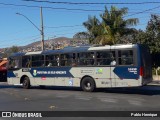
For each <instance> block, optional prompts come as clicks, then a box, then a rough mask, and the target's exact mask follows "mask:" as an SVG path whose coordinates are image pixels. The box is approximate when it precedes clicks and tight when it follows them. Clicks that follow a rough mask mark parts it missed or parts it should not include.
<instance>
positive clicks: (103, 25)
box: [83, 6, 138, 45]
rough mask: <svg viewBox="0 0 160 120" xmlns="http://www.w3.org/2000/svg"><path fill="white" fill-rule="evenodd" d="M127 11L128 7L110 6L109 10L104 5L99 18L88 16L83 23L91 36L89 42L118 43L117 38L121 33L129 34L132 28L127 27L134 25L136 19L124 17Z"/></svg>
mask: <svg viewBox="0 0 160 120" xmlns="http://www.w3.org/2000/svg"><path fill="white" fill-rule="evenodd" d="M127 13H128V8H121V9H118V8H116V7H115V6H111V9H110V11H109V10H108V9H107V7H105V11H104V13H102V14H100V18H101V20H98V18H96V17H95V16H93V17H91V16H89V17H88V21H86V22H84V23H83V25H84V26H85V27H86V28H87V30H88V33H89V35H90V36H91V38H90V40H91V43H94V44H102V45H106V44H109V45H112V44H116V43H119V38H120V37H122V36H123V35H127V34H130V33H131V32H132V29H131V28H128V27H130V26H132V25H136V24H137V23H138V19H136V18H131V19H124V16H125V15H126V14H127ZM100 21H101V22H100Z"/></svg>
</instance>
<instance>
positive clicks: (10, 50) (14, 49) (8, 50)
mask: <svg viewBox="0 0 160 120" xmlns="http://www.w3.org/2000/svg"><path fill="white" fill-rule="evenodd" d="M16 52H19V48H18V47H17V46H12V47H11V48H6V49H5V52H4V54H3V56H2V57H8V56H10V55H11V54H12V53H16Z"/></svg>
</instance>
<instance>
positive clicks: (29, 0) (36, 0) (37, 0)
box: [22, 0, 160, 5]
mask: <svg viewBox="0 0 160 120" xmlns="http://www.w3.org/2000/svg"><path fill="white" fill-rule="evenodd" d="M22 1H28V2H41V3H52V4H71V5H80V4H81V5H88V4H89V5H98V4H99V5H106V4H142V5H143V4H158V3H160V2H105V3H102V2H101V3H98V2H52V1H48V0H46V1H44V0H43V1H42V0H22Z"/></svg>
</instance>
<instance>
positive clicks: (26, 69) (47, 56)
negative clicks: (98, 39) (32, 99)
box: [7, 44, 152, 92]
mask: <svg viewBox="0 0 160 120" xmlns="http://www.w3.org/2000/svg"><path fill="white" fill-rule="evenodd" d="M8 59H9V62H8V75H7V76H8V84H11V85H14V84H22V85H23V88H26V89H28V88H30V86H71V87H81V88H82V89H83V90H84V91H88V92H91V91H94V90H95V89H96V88H111V87H135V86H142V85H146V84H147V83H149V82H151V81H152V68H151V58H150V52H149V49H148V47H146V46H144V45H140V44H128V45H113V46H98V47H93V46H77V47H67V48H64V49H61V50H47V51H39V52H27V53H14V54H12V55H11V56H10V57H9V58H8Z"/></svg>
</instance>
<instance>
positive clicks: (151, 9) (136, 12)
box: [124, 6, 160, 17]
mask: <svg viewBox="0 0 160 120" xmlns="http://www.w3.org/2000/svg"><path fill="white" fill-rule="evenodd" d="M157 8H160V6H157V7H154V8H150V9H146V10H144V11H140V12H136V13H134V14H130V15H127V16H124V17H130V16H133V15H138V14H142V13H145V12H148V11H152V10H154V9H157Z"/></svg>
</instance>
